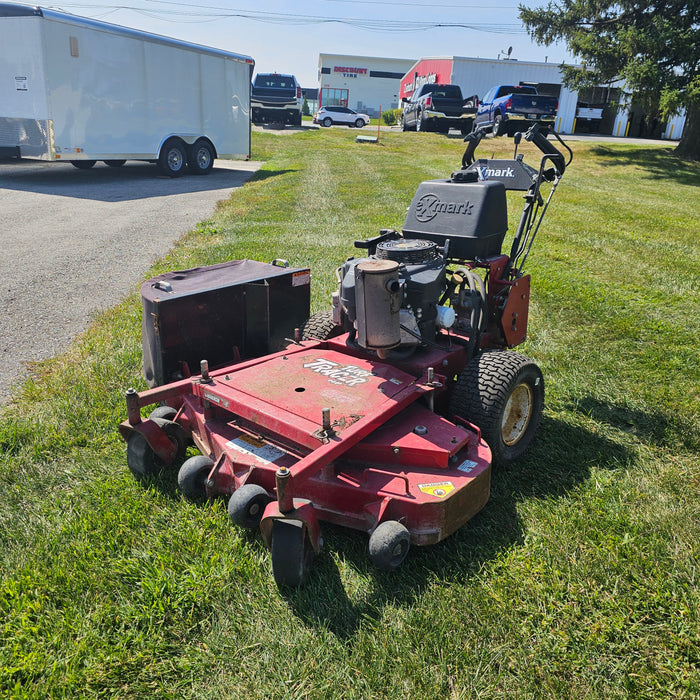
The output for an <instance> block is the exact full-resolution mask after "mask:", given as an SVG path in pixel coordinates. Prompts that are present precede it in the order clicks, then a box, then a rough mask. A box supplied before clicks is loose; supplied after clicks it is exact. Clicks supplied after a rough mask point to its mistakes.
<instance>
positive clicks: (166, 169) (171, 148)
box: [158, 139, 187, 177]
mask: <svg viewBox="0 0 700 700" xmlns="http://www.w3.org/2000/svg"><path fill="white" fill-rule="evenodd" d="M186 167H187V147H186V146H185V142H184V141H182V140H181V139H170V140H169V141H166V142H165V143H164V144H163V148H161V149H160V155H159V156H158V169H159V170H160V172H161V173H162V174H163V175H166V176H167V177H180V176H182V175H184V173H185V169H186Z"/></svg>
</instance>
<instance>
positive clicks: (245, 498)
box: [228, 484, 272, 530]
mask: <svg viewBox="0 0 700 700" xmlns="http://www.w3.org/2000/svg"><path fill="white" fill-rule="evenodd" d="M271 500H272V497H271V496H270V495H269V494H268V493H267V491H265V489H264V488H263V487H262V486H258V485H257V484H243V486H241V487H240V488H238V489H236V490H235V491H234V492H233V494H232V495H231V498H229V501H228V517H229V518H231V521H232V522H233V523H234V524H235V525H238V526H239V527H243V528H245V529H246V530H255V529H256V528H257V527H258V526H259V525H260V520H261V518H262V515H263V512H264V511H265V506H266V505H267V504H268V503H269V502H270V501H271Z"/></svg>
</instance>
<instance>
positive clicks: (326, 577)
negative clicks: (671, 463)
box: [281, 417, 629, 639]
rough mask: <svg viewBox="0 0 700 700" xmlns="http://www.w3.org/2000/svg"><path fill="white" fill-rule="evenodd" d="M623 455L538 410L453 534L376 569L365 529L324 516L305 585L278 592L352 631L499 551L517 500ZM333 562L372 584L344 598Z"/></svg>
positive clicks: (475, 568)
mask: <svg viewBox="0 0 700 700" xmlns="http://www.w3.org/2000/svg"><path fill="white" fill-rule="evenodd" d="M628 457H629V455H628V453H627V451H626V449H625V448H624V447H623V446H621V445H619V444H617V443H614V442H612V441H611V440H608V439H607V438H605V437H603V436H600V435H596V434H594V433H591V432H589V431H587V430H585V429H583V428H581V427H577V426H572V425H569V424H567V423H564V422H562V421H559V420H556V419H552V418H547V417H545V418H544V419H543V424H542V427H541V429H540V433H539V436H538V439H537V441H536V443H535V445H534V446H533V447H532V449H531V450H530V451H529V452H528V455H527V457H526V458H524V459H522V460H521V461H520V462H518V463H517V464H514V465H511V466H510V467H508V468H506V469H501V470H497V471H495V472H494V473H493V475H492V483H491V498H490V500H489V502H488V503H487V505H486V507H485V508H484V510H482V511H481V513H479V514H478V515H477V516H476V517H475V518H473V519H472V520H471V521H470V522H468V523H467V524H466V525H464V527H462V528H461V529H460V530H459V531H457V532H456V533H455V534H454V535H452V536H451V537H448V538H447V539H445V540H444V541H443V542H441V543H439V544H437V545H434V546H431V547H424V548H418V547H414V548H412V549H411V551H410V552H409V555H408V558H407V559H406V561H405V562H404V563H403V565H402V566H401V567H399V569H397V570H395V571H390V572H383V571H378V570H376V569H375V568H374V567H373V565H372V564H371V562H370V561H369V557H368V555H367V537H366V536H364V535H362V534H360V533H357V532H352V531H349V530H344V529H342V528H339V527H331V526H329V525H327V524H325V523H324V524H323V531H324V540H325V552H324V553H322V554H321V556H320V557H319V558H318V559H317V561H316V562H315V564H314V566H313V568H312V571H311V574H310V578H309V581H308V583H307V585H306V586H305V588H303V589H301V590H284V591H281V593H282V595H284V597H285V598H286V600H287V602H288V604H289V606H290V607H291V609H292V610H293V611H294V612H295V614H296V615H297V616H298V617H299V618H300V619H301V620H302V621H303V622H305V623H306V624H309V625H311V626H319V625H320V626H323V627H325V628H327V629H329V630H330V631H331V632H333V633H334V634H335V635H336V636H337V637H339V638H341V639H347V638H351V637H352V636H353V635H354V634H355V633H356V631H357V630H358V628H359V626H360V624H361V622H362V621H363V620H366V619H369V620H379V619H380V617H381V615H382V609H383V608H384V607H385V606H386V605H387V604H389V603H394V604H396V603H398V604H400V605H410V604H412V603H413V602H414V601H415V599H416V598H418V597H419V596H420V595H421V594H422V592H423V591H424V590H425V589H426V587H427V585H428V583H429V582H430V581H434V580H436V579H437V580H440V581H446V580H464V579H465V578H468V577H469V576H471V575H475V574H476V573H478V572H479V571H480V570H481V568H482V566H483V564H484V563H485V562H488V561H490V560H491V559H493V558H494V557H495V556H496V555H497V554H498V553H499V552H501V551H502V550H504V549H506V548H509V547H512V546H513V545H515V544H518V543H519V542H522V540H523V537H524V533H523V530H522V527H521V525H520V522H519V519H518V515H517V505H518V503H519V502H520V501H522V500H525V499H530V498H546V497H552V496H554V497H561V496H564V495H565V494H566V493H568V492H569V491H570V490H571V489H573V488H574V487H575V486H577V485H578V484H580V483H581V482H583V481H584V480H585V479H587V478H588V476H589V474H590V470H591V468H592V467H593V466H596V467H598V468H604V469H605V468H608V469H613V468H616V467H617V466H618V465H619V464H620V463H623V462H625V461H626V460H627V459H628ZM329 552H333V553H334V554H335V556H336V559H337V560H338V562H339V564H336V562H335V560H334V558H333V557H331V556H329ZM339 565H340V566H341V567H342V566H345V565H347V566H349V567H351V568H352V569H354V570H355V571H356V572H358V574H360V575H361V576H363V577H365V578H368V579H371V580H372V591H371V592H370V593H368V595H367V596H366V597H364V600H363V601H362V602H361V603H356V602H353V601H352V600H351V599H350V598H349V597H348V595H347V593H346V591H345V588H344V586H343V582H342V576H341V571H340V569H339V568H338V567H339ZM359 597H360V598H362V596H359Z"/></svg>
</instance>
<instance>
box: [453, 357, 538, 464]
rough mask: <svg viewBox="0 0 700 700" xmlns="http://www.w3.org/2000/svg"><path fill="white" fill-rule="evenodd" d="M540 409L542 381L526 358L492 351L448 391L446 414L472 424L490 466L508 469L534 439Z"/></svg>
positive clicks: (472, 363) (472, 364) (477, 359)
mask: <svg viewBox="0 0 700 700" xmlns="http://www.w3.org/2000/svg"><path fill="white" fill-rule="evenodd" d="M543 408H544V378H543V377H542V372H541V371H540V368H539V367H538V366H537V365H536V364H535V363H534V362H533V361H532V360H531V359H530V358H528V357H525V355H521V354H519V353H517V352H512V351H510V350H491V351H486V352H482V353H481V354H479V355H477V357H475V358H473V359H472V360H471V361H470V362H469V364H467V366H466V367H465V368H464V370H462V373H461V374H460V375H459V378H458V379H457V383H456V384H455V386H454V388H453V390H452V398H451V400H450V412H451V413H452V414H455V415H458V416H460V417H461V418H464V419H465V420H468V421H470V422H472V423H474V424H476V425H477V426H478V427H479V429H480V430H481V434H482V437H483V438H484V440H486V442H487V444H488V446H489V447H490V448H491V454H492V457H493V464H494V465H496V466H507V465H509V464H511V463H512V462H515V461H516V460H517V459H520V457H522V456H523V454H524V453H525V451H526V450H527V449H528V447H530V445H531V444H532V441H533V440H534V439H535V435H536V434H537V430H538V428H539V426H540V422H541V420H542V411H543Z"/></svg>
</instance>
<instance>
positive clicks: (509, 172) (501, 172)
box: [479, 168, 515, 180]
mask: <svg viewBox="0 0 700 700" xmlns="http://www.w3.org/2000/svg"><path fill="white" fill-rule="evenodd" d="M479 176H480V177H481V179H482V180H488V178H490V177H515V170H513V168H479Z"/></svg>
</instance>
